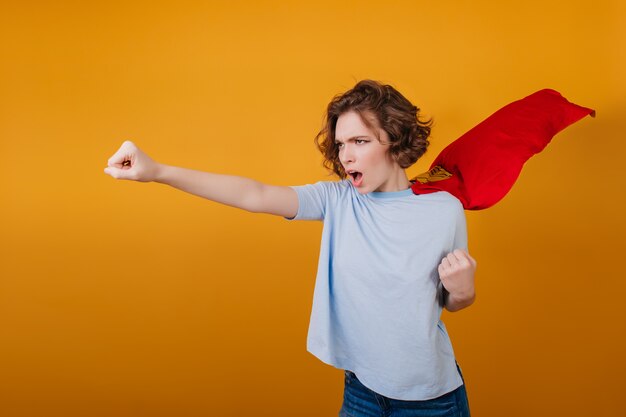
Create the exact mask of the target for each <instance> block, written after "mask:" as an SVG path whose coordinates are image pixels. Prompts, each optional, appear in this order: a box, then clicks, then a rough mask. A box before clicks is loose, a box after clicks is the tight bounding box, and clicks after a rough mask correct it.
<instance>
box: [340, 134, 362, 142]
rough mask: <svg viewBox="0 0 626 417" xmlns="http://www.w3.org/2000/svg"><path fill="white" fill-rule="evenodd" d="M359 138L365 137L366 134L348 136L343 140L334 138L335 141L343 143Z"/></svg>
mask: <svg viewBox="0 0 626 417" xmlns="http://www.w3.org/2000/svg"><path fill="white" fill-rule="evenodd" d="M361 138H367V135H358V136H352V137H351V138H348V139H347V140H345V141H343V140H341V139H337V138H335V143H343V142H350V141H351V140H354V139H361Z"/></svg>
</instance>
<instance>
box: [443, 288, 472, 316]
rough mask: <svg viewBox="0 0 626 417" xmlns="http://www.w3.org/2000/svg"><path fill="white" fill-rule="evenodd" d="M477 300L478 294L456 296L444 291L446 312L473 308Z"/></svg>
mask: <svg viewBox="0 0 626 417" xmlns="http://www.w3.org/2000/svg"><path fill="white" fill-rule="evenodd" d="M475 300H476V293H475V292H472V293H471V294H463V295H455V294H452V293H449V292H448V291H444V306H445V308H446V310H448V311H450V312H455V311H459V310H462V309H464V308H466V307H469V306H471V305H472V304H473V303H474V301H475Z"/></svg>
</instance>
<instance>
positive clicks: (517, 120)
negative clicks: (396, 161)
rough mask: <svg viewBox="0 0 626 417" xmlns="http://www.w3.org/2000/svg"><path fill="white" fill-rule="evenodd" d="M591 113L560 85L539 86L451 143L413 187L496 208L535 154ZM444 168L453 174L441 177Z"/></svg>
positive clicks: (477, 207) (466, 203)
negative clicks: (566, 95) (553, 87)
mask: <svg viewBox="0 0 626 417" xmlns="http://www.w3.org/2000/svg"><path fill="white" fill-rule="evenodd" d="M587 115H591V116H592V117H594V116H595V111H594V110H592V109H588V108H586V107H582V106H579V105H577V104H574V103H570V102H569V101H567V99H565V98H564V97H563V96H561V94H560V93H559V92H557V91H555V90H550V89H544V90H540V91H537V92H536V93H533V94H531V95H529V96H528V97H525V98H523V99H521V100H518V101H515V102H513V103H510V104H508V105H506V106H504V107H503V108H501V109H500V110H498V111H496V112H495V113H494V114H492V115H491V116H489V117H488V118H487V119H485V120H484V121H482V122H481V123H480V124H478V125H477V126H476V127H474V128H473V129H471V130H470V131H468V132H467V133H465V134H464V135H463V136H461V137H460V138H458V139H457V140H455V141H454V142H452V143H451V144H450V145H448V146H447V147H446V148H445V149H444V150H443V151H441V153H440V154H439V155H438V156H437V158H435V161H434V162H433V163H432V165H431V166H430V168H431V170H430V171H429V173H430V174H431V175H430V176H429V175H428V173H426V174H423V176H424V177H422V176H419V177H422V178H421V179H420V180H421V181H427V182H425V183H422V182H419V181H416V182H415V183H414V184H413V186H412V189H413V192H414V193H415V194H428V193H433V192H436V191H447V192H449V193H451V194H452V195H454V196H455V197H457V198H458V199H459V200H460V201H461V203H463V207H464V208H465V209H466V210H481V209H485V208H488V207H491V206H493V205H494V204H496V203H497V202H498V201H500V200H501V199H502V198H503V197H504V196H505V195H506V194H507V193H508V192H509V190H510V189H511V187H513V184H514V183H515V181H516V180H517V178H518V177H519V174H520V171H521V170H522V166H523V165H524V163H525V162H526V161H527V160H528V159H529V158H530V157H531V156H533V155H534V154H536V153H538V152H541V151H542V150H543V149H544V148H545V147H546V146H547V145H548V143H550V140H552V137H553V136H554V135H556V134H557V133H559V132H560V131H561V130H563V129H565V128H566V127H568V126H569V125H571V124H572V123H575V122H577V121H578V120H580V119H582V118H583V117H585V116H587ZM441 168H443V170H445V171H442V170H441ZM446 171H447V173H446ZM442 172H443V174H444V176H446V175H447V174H448V173H449V174H451V176H449V177H448V178H445V179H438V178H441V177H442V176H441V175H440V174H441V173H442ZM438 174H439V175H438Z"/></svg>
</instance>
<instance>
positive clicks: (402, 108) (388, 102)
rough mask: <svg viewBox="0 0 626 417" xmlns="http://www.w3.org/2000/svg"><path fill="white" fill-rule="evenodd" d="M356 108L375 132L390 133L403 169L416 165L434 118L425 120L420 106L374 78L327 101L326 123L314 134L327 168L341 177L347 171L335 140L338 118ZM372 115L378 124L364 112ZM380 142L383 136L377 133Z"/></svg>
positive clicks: (393, 147)
mask: <svg viewBox="0 0 626 417" xmlns="http://www.w3.org/2000/svg"><path fill="white" fill-rule="evenodd" d="M348 111H355V112H357V113H358V114H359V116H360V117H361V120H362V121H363V123H364V124H365V125H366V126H367V127H368V128H370V129H371V130H372V131H374V132H377V128H378V127H380V128H381V129H383V130H384V131H385V132H387V135H388V136H389V141H390V147H389V153H390V154H391V156H392V157H393V158H394V159H395V160H396V161H397V162H398V165H400V166H401V167H402V168H404V169H406V168H408V167H410V166H411V165H413V164H414V163H415V162H416V161H417V160H418V159H419V158H420V157H421V156H422V155H423V154H424V152H426V148H427V147H428V145H429V142H428V136H429V135H430V129H431V126H432V119H429V120H425V121H422V120H420V117H419V115H418V113H419V108H417V107H416V106H414V105H413V104H412V103H411V102H410V101H409V100H407V99H406V98H405V97H404V96H403V95H402V94H400V92H398V90H396V89H395V88H393V87H392V86H390V85H387V84H382V83H380V82H378V81H373V80H361V81H359V82H358V83H357V84H356V85H355V86H354V87H353V88H352V89H351V90H348V91H346V92H345V93H343V94H338V95H336V96H335V97H333V99H332V100H331V102H330V103H329V104H328V108H327V111H326V115H325V119H324V126H323V127H322V129H321V130H320V131H319V133H318V134H317V135H316V136H315V144H316V145H317V148H318V149H319V150H320V152H322V155H324V163H323V164H324V167H326V168H327V169H328V170H330V171H332V172H334V173H335V174H337V176H339V178H342V179H343V178H345V177H346V173H345V171H344V169H343V165H341V162H340V161H339V148H338V147H337V144H336V143H335V128H336V126H337V119H338V118H339V116H340V115H342V114H343V113H346V112H348ZM366 114H368V115H372V116H373V117H374V119H375V121H376V122H377V123H376V124H377V125H378V126H375V125H373V124H372V122H371V121H370V120H368V118H367V117H365V115H366ZM376 136H377V139H378V141H379V142H380V137H379V135H378V134H376Z"/></svg>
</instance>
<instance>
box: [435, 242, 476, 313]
mask: <svg viewBox="0 0 626 417" xmlns="http://www.w3.org/2000/svg"><path fill="white" fill-rule="evenodd" d="M438 271H439V279H441V283H442V284H443V286H444V288H445V289H446V291H448V292H449V293H450V294H449V296H448V298H449V299H451V300H452V301H453V302H454V303H456V304H460V305H461V304H462V305H463V307H465V306H467V305H469V304H471V302H472V301H473V299H474V296H475V292H474V272H475V271H476V261H475V260H474V258H472V257H471V256H470V254H469V253H467V252H466V251H464V250H461V249H455V250H454V251H452V252H450V253H449V254H448V255H447V256H445V257H444V258H443V259H442V260H441V263H440V264H439V267H438ZM468 303H469V304H468ZM461 308H462V307H461Z"/></svg>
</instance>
